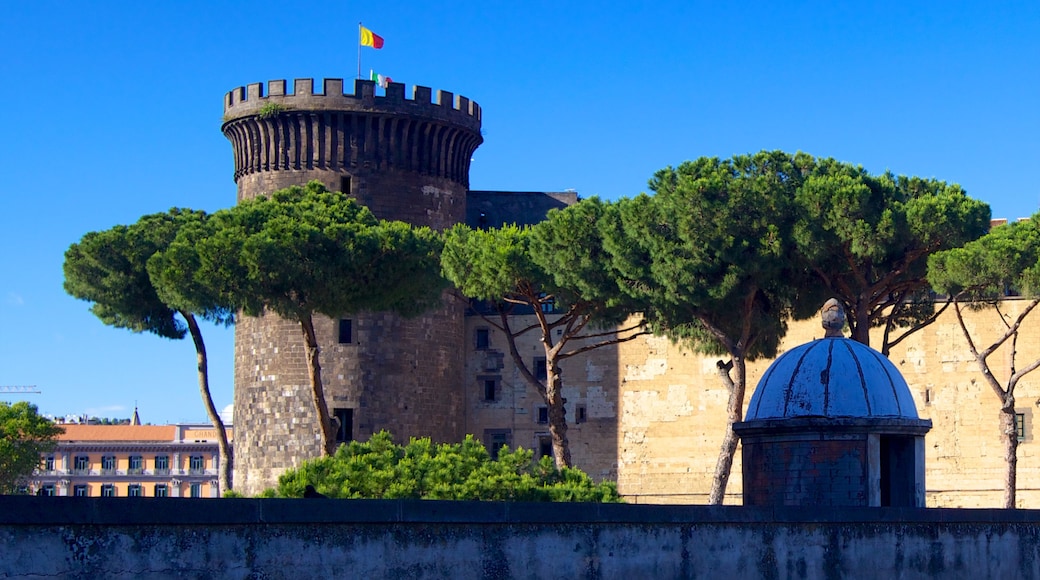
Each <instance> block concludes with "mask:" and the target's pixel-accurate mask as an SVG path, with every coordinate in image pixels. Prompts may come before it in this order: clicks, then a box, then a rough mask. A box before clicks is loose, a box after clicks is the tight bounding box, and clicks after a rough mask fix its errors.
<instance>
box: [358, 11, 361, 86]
mask: <svg viewBox="0 0 1040 580" xmlns="http://www.w3.org/2000/svg"><path fill="white" fill-rule="evenodd" d="M357 78H359V79H360V78H361V21H360V20H358V23H357Z"/></svg>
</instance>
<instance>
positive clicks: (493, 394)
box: [484, 379, 498, 401]
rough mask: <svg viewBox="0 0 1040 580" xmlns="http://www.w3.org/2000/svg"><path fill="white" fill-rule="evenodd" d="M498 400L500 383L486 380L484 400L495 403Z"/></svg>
mask: <svg viewBox="0 0 1040 580" xmlns="http://www.w3.org/2000/svg"><path fill="white" fill-rule="evenodd" d="M497 399H498V381H496V380H495V379H484V400H485V401H495V400H497Z"/></svg>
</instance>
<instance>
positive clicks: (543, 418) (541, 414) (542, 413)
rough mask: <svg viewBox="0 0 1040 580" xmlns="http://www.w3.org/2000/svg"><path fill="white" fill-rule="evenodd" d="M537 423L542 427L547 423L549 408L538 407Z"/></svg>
mask: <svg viewBox="0 0 1040 580" xmlns="http://www.w3.org/2000/svg"><path fill="white" fill-rule="evenodd" d="M538 423H540V424H542V425H547V424H548V423H549V407H538Z"/></svg>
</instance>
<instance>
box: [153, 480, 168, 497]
mask: <svg viewBox="0 0 1040 580" xmlns="http://www.w3.org/2000/svg"><path fill="white" fill-rule="evenodd" d="M168 496H169V491H168V489H167V487H166V484H165V483H157V484H155V497H168Z"/></svg>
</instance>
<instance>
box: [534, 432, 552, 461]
mask: <svg viewBox="0 0 1040 580" xmlns="http://www.w3.org/2000/svg"><path fill="white" fill-rule="evenodd" d="M552 456H553V448H552V436H551V435H539V436H538V458H539V459H541V458H542V457H552Z"/></svg>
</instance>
